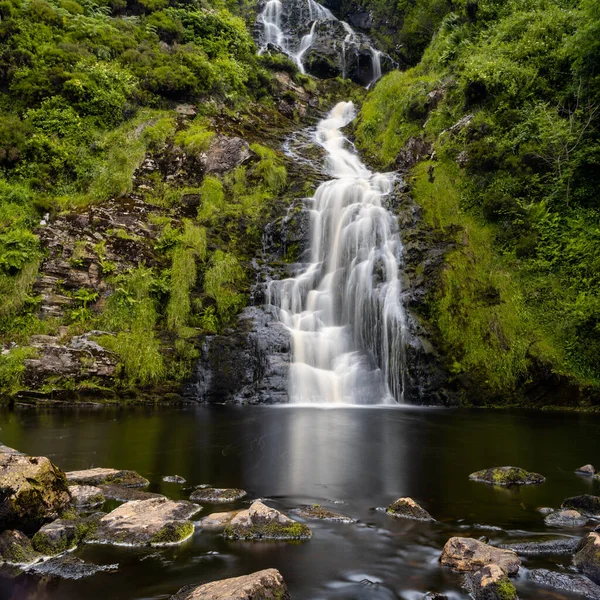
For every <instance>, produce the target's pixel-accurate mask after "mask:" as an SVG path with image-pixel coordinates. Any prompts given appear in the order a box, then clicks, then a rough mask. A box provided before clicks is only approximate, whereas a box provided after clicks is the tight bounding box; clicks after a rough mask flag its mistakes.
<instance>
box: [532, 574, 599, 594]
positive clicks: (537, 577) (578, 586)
mask: <svg viewBox="0 0 600 600" xmlns="http://www.w3.org/2000/svg"><path fill="white" fill-rule="evenodd" d="M529 580H530V581H533V582H534V583H537V584H538V585H543V586H545V587H549V588H554V589H556V590H563V591H565V592H570V593H573V594H577V595H578V596H579V597H581V598H589V599H590V600H598V598H600V586H599V585H596V584H595V583H594V582H593V581H590V580H589V579H588V578H587V577H584V576H583V575H575V574H571V573H558V572H556V571H549V570H548V569H532V570H531V571H529Z"/></svg>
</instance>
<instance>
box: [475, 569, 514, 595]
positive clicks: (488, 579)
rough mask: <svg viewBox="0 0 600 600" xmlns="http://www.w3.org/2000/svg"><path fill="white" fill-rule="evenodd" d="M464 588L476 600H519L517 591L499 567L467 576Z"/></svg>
mask: <svg viewBox="0 0 600 600" xmlns="http://www.w3.org/2000/svg"><path fill="white" fill-rule="evenodd" d="M464 587H465V589H466V590H467V591H468V592H469V593H470V594H471V597H472V598H473V599H474V600H517V599H518V596H517V590H516V588H515V586H514V585H513V584H512V583H511V581H510V580H509V579H508V576H507V575H506V573H505V572H504V570H503V569H501V568H500V567H499V566H498V565H494V564H491V565H486V566H485V567H483V568H482V569H480V570H479V571H477V572H475V573H473V574H471V573H469V574H467V575H465V579H464Z"/></svg>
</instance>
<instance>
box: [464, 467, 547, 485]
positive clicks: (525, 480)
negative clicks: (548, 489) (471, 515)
mask: <svg viewBox="0 0 600 600" xmlns="http://www.w3.org/2000/svg"><path fill="white" fill-rule="evenodd" d="M469 479H470V480H471V481H479V482H481V483H490V484H492V485H506V486H511V485H533V484H537V483H544V481H546V478H545V477H543V476H542V475H540V474H539V473H530V472H529V471H526V470H525V469H521V468H520V467H493V468H491V469H484V470H483V471H477V472H475V473H471V474H470V475H469Z"/></svg>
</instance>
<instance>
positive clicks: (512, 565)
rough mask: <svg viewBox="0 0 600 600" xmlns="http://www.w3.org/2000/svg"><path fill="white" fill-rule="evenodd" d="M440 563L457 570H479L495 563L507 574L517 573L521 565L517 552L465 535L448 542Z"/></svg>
mask: <svg viewBox="0 0 600 600" xmlns="http://www.w3.org/2000/svg"><path fill="white" fill-rule="evenodd" d="M440 563H441V564H442V566H444V567H450V568H452V569H454V570H455V571H478V570H479V569H481V568H482V567H485V566H486V565H491V564H495V565H498V566H499V567H500V568H501V569H502V570H503V571H504V572H505V573H506V574H507V575H516V574H517V573H518V571H519V567H520V566H521V561H520V560H519V558H518V556H517V553H516V552H513V551H512V550H504V549H502V548H496V547H494V546H490V545H489V544H484V543H483V542H480V541H478V540H474V539H472V538H463V537H453V538H450V539H449V540H448V541H447V542H446V545H445V546H444V549H443V550H442V555H441V556H440Z"/></svg>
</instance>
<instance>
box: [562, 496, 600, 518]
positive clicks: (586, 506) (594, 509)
mask: <svg viewBox="0 0 600 600" xmlns="http://www.w3.org/2000/svg"><path fill="white" fill-rule="evenodd" d="M561 508H568V509H572V510H577V511H579V512H580V513H582V514H584V515H589V516H592V517H595V516H600V496H592V495H591V494H582V495H581V496H572V497H571V498H567V499H566V500H565V501H564V502H563V503H562V504H561Z"/></svg>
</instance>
